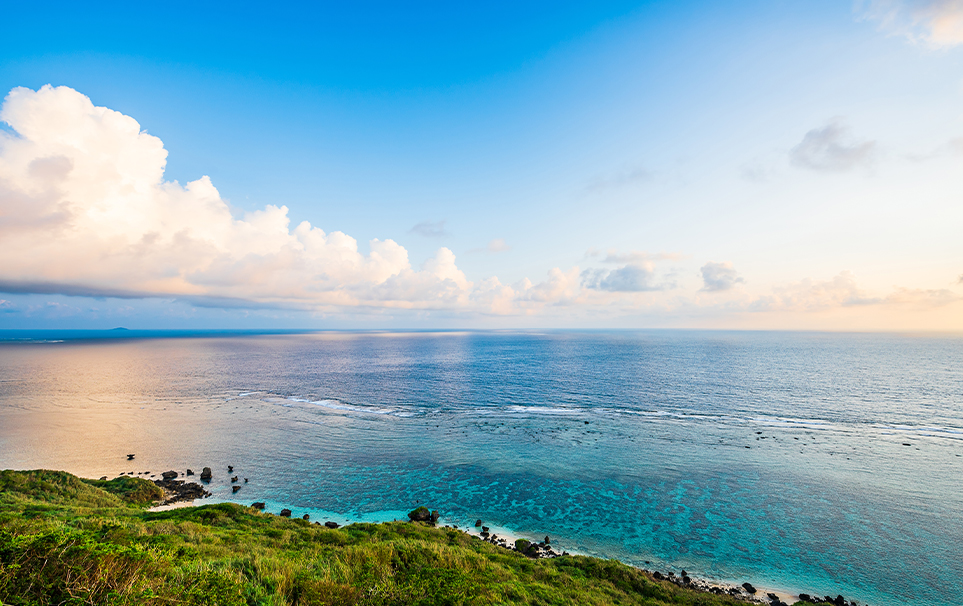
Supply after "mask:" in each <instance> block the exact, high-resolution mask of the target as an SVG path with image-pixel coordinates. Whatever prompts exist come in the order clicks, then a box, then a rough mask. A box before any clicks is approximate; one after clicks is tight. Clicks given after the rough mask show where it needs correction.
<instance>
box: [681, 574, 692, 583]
mask: <svg viewBox="0 0 963 606" xmlns="http://www.w3.org/2000/svg"><path fill="white" fill-rule="evenodd" d="M682 582H683V583H685V584H686V585H688V584H689V583H691V582H692V579H690V578H689V577H688V575H682Z"/></svg>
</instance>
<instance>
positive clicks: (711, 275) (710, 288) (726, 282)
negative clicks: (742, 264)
mask: <svg viewBox="0 0 963 606" xmlns="http://www.w3.org/2000/svg"><path fill="white" fill-rule="evenodd" d="M700 271H701V272H702V284H703V286H702V290H704V291H706V292H722V291H726V290H729V289H731V288H732V287H734V286H735V285H736V284H741V283H743V282H745V280H743V279H742V278H741V277H739V274H737V273H736V270H735V268H733V267H732V263H713V262H711V261H710V262H709V263H706V264H705V265H703V266H702V269H701V270H700Z"/></svg>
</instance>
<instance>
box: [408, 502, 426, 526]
mask: <svg viewBox="0 0 963 606" xmlns="http://www.w3.org/2000/svg"><path fill="white" fill-rule="evenodd" d="M408 519H409V520H411V521H412V522H430V521H431V511H430V510H429V509H428V508H427V507H425V506H424V505H422V506H421V507H419V508H417V509H415V510H414V511H412V512H410V513H409V514H408Z"/></svg>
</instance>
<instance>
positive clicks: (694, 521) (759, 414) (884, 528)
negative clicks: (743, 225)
mask: <svg viewBox="0 0 963 606" xmlns="http://www.w3.org/2000/svg"><path fill="white" fill-rule="evenodd" d="M10 336H11V335H10V334H6V335H0V337H7V338H9V337H10ZM14 336H15V337H17V338H19V339H21V340H20V341H16V342H13V341H8V342H6V343H0V467H6V468H19V469H24V468H36V467H48V468H58V469H66V470H68V471H71V472H74V473H78V474H81V475H86V476H98V477H99V476H100V475H105V474H106V475H113V474H116V473H120V472H123V471H148V470H149V471H150V472H151V473H154V474H159V473H160V472H161V471H164V470H166V469H169V468H174V469H183V468H185V467H191V468H193V469H195V470H196V469H199V468H200V467H203V466H205V465H208V466H210V467H212V468H214V470H215V478H214V481H213V482H212V483H211V490H212V492H214V493H215V498H217V499H222V500H236V501H238V502H242V503H250V502H251V501H255V500H266V501H268V502H269V504H270V505H271V507H275V508H278V509H279V508H280V507H281V506H287V507H290V508H292V509H294V510H295V514H297V515H300V514H301V513H304V512H308V513H311V514H312V517H313V518H317V517H318V516H319V515H324V516H328V517H331V518H334V519H337V520H338V521H349V520H360V519H392V518H394V517H400V516H401V515H402V514H403V513H404V512H405V511H408V510H410V509H411V508H412V507H414V506H415V505H417V504H426V505H429V506H430V507H432V508H436V509H439V510H440V511H441V512H442V513H443V514H444V518H445V520H446V521H447V522H448V523H454V524H459V525H467V524H468V523H470V522H473V521H474V520H475V519H476V518H479V517H480V518H482V519H484V520H485V521H486V524H489V525H491V526H499V527H504V528H506V529H509V530H511V531H512V532H514V533H516V534H518V535H523V536H533V537H542V536H544V535H545V534H549V535H551V536H552V541H553V544H554V543H558V544H559V545H560V546H561V547H562V548H564V549H568V550H578V551H582V552H587V553H592V554H597V555H602V556H606V557H615V558H619V559H621V560H623V561H626V562H629V563H633V564H637V565H641V566H646V567H648V568H654V567H657V568H659V569H660V570H679V569H682V568H685V569H686V570H687V571H689V572H690V573H693V572H694V573H696V574H697V575H698V576H703V577H709V578H715V579H722V580H731V581H739V582H742V581H743V580H748V581H751V582H753V583H754V584H756V585H762V586H770V587H779V588H785V589H789V590H794V591H803V592H808V593H818V594H820V595H822V594H827V593H831V594H832V595H836V594H837V593H842V594H843V595H845V596H847V597H848V598H852V599H857V600H859V601H860V602H863V603H869V604H873V605H878V606H887V605H894V604H905V603H913V604H922V605H931V606H948V605H950V604H958V603H959V602H960V600H959V598H958V596H959V595H963V581H961V579H963V557H961V556H963V523H961V522H963V490H961V479H963V473H961V472H963V457H961V455H963V338H960V337H958V336H946V337H934V336H912V335H909V336H901V335H862V334H848V335H840V334H808V333H738V332H735V333H717V332H673V331H653V332H607V333H606V332H586V333H577V332H554V333H553V332H549V333H517V332H507V333H404V334H398V333H316V334H300V335H297V334H273V335H250V334H243V335H223V334H222V335H207V336H204V337H203V338H194V337H191V335H189V334H187V333H184V334H176V335H165V336H163V338H161V337H158V335H152V334H145V333H137V334H134V335H130V336H127V337H121V338H111V339H103V338H93V337H100V336H102V335H96V334H77V333H62V334H59V333H49V334H47V333H45V334H42V335H38V334H35V333H31V334H26V333H22V334H18V335H14ZM77 337H79V338H77ZM175 337H176V338H175ZM31 339H32V341H31ZM128 452H131V453H136V454H137V458H136V460H135V463H128V462H127V461H126V456H125V455H126V453H128ZM228 464H231V465H234V466H235V470H236V472H237V473H239V474H240V475H241V476H242V477H247V478H249V479H250V482H249V483H248V484H245V485H244V486H243V488H242V490H241V491H240V492H239V493H238V494H237V495H232V494H231V492H230V488H229V486H230V483H229V481H228V474H227V473H226V466H227V465H228ZM646 562H651V563H650V564H646Z"/></svg>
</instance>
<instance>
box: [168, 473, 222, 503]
mask: <svg viewBox="0 0 963 606" xmlns="http://www.w3.org/2000/svg"><path fill="white" fill-rule="evenodd" d="M171 473H173V474H174V475H173V476H169V474H171ZM176 477H177V472H165V473H164V474H163V479H161V480H154V484H156V485H157V486H159V487H160V488H162V489H163V490H164V498H163V500H162V501H161V502H160V503H158V505H173V504H174V503H178V502H180V501H193V500H194V499H203V498H205V497H209V496H211V493H209V492H207V491H206V490H204V487H203V486H201V485H200V484H198V483H197V482H185V481H184V480H175V479H174V478H176Z"/></svg>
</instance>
